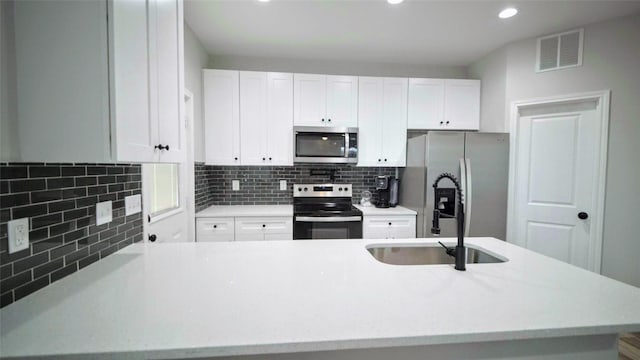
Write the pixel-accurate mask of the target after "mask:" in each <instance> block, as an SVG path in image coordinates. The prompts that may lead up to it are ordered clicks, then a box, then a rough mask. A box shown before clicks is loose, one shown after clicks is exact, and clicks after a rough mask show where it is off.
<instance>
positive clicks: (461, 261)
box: [431, 173, 467, 271]
mask: <svg viewBox="0 0 640 360" xmlns="http://www.w3.org/2000/svg"><path fill="white" fill-rule="evenodd" d="M442 179H449V180H451V182H453V184H454V185H455V187H456V192H457V193H458V204H457V205H458V211H457V213H456V223H457V224H456V225H457V227H456V230H457V233H458V234H457V235H458V244H457V246H456V247H455V249H449V248H447V247H446V246H445V245H444V244H442V243H440V245H442V246H444V247H445V248H446V249H447V254H448V255H449V256H453V257H455V259H456V265H455V269H456V270H460V271H465V270H466V266H465V265H466V262H467V261H466V259H465V257H466V253H467V252H466V249H465V247H464V204H463V203H462V188H461V187H460V183H459V182H458V179H456V177H455V176H453V175H452V174H450V173H443V174H440V175H439V176H438V177H437V178H436V181H434V183H433V192H434V209H433V227H432V228H431V233H432V234H434V235H438V234H440V221H439V220H440V211H439V210H438V202H439V200H438V199H436V198H435V196H437V193H438V184H439V183H440V181H441V180H442Z"/></svg>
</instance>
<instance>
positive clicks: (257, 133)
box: [203, 69, 293, 166]
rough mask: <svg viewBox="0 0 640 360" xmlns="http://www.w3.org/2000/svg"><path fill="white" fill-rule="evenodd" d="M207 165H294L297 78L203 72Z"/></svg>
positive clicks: (254, 73)
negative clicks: (295, 85) (295, 87)
mask: <svg viewBox="0 0 640 360" xmlns="http://www.w3.org/2000/svg"><path fill="white" fill-rule="evenodd" d="M203 83H204V119H205V120H204V121H205V135H206V141H205V142H206V144H205V149H206V159H205V161H206V163H207V164H211V165H273V166H276V165H278V166H286V165H293V74H287V73H267V72H257V71H240V72H238V71H234V70H208V69H205V70H203Z"/></svg>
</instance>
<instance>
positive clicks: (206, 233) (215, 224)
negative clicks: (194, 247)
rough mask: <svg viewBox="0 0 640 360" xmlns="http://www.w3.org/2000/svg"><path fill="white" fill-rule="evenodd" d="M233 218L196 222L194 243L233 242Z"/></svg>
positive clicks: (203, 219)
mask: <svg viewBox="0 0 640 360" xmlns="http://www.w3.org/2000/svg"><path fill="white" fill-rule="evenodd" d="M234 231H235V228H234V220H233V218H201V219H197V221H196V241H198V242H204V241H233V240H234Z"/></svg>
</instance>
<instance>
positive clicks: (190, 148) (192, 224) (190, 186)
mask: <svg viewBox="0 0 640 360" xmlns="http://www.w3.org/2000/svg"><path fill="white" fill-rule="evenodd" d="M183 91H184V117H185V119H184V120H185V121H186V128H185V135H186V144H185V145H186V149H185V150H186V156H185V157H186V160H185V163H184V169H185V170H186V172H185V175H186V176H185V179H184V180H185V181H184V182H185V184H184V186H185V191H186V195H187V199H188V200H187V204H185V205H186V207H185V209H186V210H187V221H188V222H189V224H188V227H187V229H188V231H187V236H189V239H193V240H192V241H195V239H196V214H195V212H196V194H195V153H194V151H195V147H194V135H195V134H194V125H195V118H194V117H195V100H196V99H195V97H194V95H193V93H192V92H191V91H190V90H189V89H187V88H184V89H183ZM190 241H191V240H190Z"/></svg>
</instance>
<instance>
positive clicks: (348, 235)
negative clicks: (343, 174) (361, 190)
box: [293, 184, 362, 240]
mask: <svg viewBox="0 0 640 360" xmlns="http://www.w3.org/2000/svg"><path fill="white" fill-rule="evenodd" d="M351 195H352V188H351V184H294V185H293V219H294V222H293V239H294V240H308V239H361V238H362V211H360V210H358V209H356V208H355V207H354V206H353V204H352V203H351Z"/></svg>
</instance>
